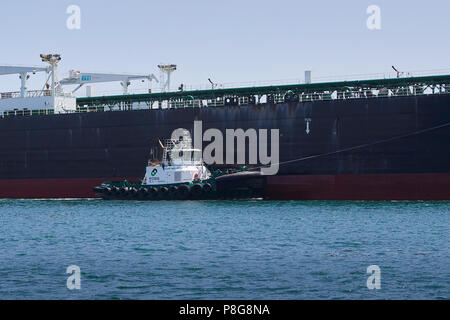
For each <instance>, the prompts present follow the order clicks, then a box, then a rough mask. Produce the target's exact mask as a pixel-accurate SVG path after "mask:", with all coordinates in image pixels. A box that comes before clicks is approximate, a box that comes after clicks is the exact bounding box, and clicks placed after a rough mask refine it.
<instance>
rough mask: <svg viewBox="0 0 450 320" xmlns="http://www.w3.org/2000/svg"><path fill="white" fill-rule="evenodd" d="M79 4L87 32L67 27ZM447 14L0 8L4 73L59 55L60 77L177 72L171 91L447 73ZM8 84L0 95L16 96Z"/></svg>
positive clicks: (405, 9) (195, 0) (250, 7)
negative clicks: (161, 66)
mask: <svg viewBox="0 0 450 320" xmlns="http://www.w3.org/2000/svg"><path fill="white" fill-rule="evenodd" d="M72 4H74V5H78V6H79V7H80V8H81V30H69V29H68V28H67V27H66V20H67V18H68V17H69V15H68V14H67V13H66V9H67V7H68V6H69V5H72ZM369 5H378V6H379V7H380V8H381V19H382V20H381V28H382V29H381V30H369V29H368V28H367V26H366V20H367V18H368V15H367V13H366V9H367V7H368V6H369ZM449 14H450V1H448V0H428V1H423V0H420V1H416V0H370V1H366V0H341V1H335V0H334V1H331V0H327V1H325V0H309V1H302V0H277V1H273V0H272V1H267V0H257V1H256V0H226V1H214V0H208V1H206V0H192V1H180V0H164V1H162V0H150V1H149V0H142V1H141V0H127V1H114V0H113V1H111V0H108V1H106V0H89V1H87V0H70V1H65V0H64V1H61V0H53V1H51V0H40V1H20V0H17V1H2V5H1V7H0V36H1V43H2V44H1V49H2V50H0V63H1V64H21V65H40V64H41V62H40V59H39V54H40V53H43V52H56V53H60V54H61V55H62V57H63V61H62V63H61V68H60V75H61V76H66V74H67V71H68V70H69V69H72V68H74V69H77V70H85V71H106V72H131V73H155V74H158V73H157V72H158V70H157V67H156V65H157V64H158V63H160V62H168V63H176V64H178V66H179V70H178V71H177V72H176V74H175V75H174V80H173V83H174V85H177V84H179V83H182V82H183V83H186V84H204V83H207V79H208V78H209V77H212V78H213V79H214V80H215V81H216V82H223V83H230V82H243V81H260V80H272V79H273V80H276V79H295V78H301V79H303V74H304V70H307V69H312V70H313V74H314V75H316V76H326V75H347V74H366V73H383V72H389V71H391V69H390V68H391V65H393V64H394V65H396V66H397V67H398V68H400V69H401V70H405V71H410V70H428V69H449V68H450V61H449V53H450V41H449V38H450V19H449V17H448V16H449ZM2 78H4V77H2ZM5 79H6V80H5ZM5 79H3V81H2V80H0V88H1V91H5V90H6V89H11V90H12V89H18V87H19V81H18V80H17V77H16V76H14V77H6V78H5ZM11 80H14V81H11ZM16 80H17V81H16ZM35 81H37V79H35ZM39 81H40V82H42V80H39Z"/></svg>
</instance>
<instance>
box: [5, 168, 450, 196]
mask: <svg viewBox="0 0 450 320" xmlns="http://www.w3.org/2000/svg"><path fill="white" fill-rule="evenodd" d="M127 179H128V180H130V181H138V180H139V178H127ZM112 180H123V179H120V178H98V179H26V180H15V179H12V180H0V198H3V199H67V198H95V197H96V196H95V194H94V193H93V191H92V189H93V188H94V187H96V186H98V185H100V184H101V183H102V182H104V181H112ZM267 194H268V196H269V197H270V199H273V200H450V173H445V174H374V175H290V176H274V177H268V181H267Z"/></svg>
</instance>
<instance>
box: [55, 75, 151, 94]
mask: <svg viewBox="0 0 450 320" xmlns="http://www.w3.org/2000/svg"><path fill="white" fill-rule="evenodd" d="M132 80H148V81H150V82H152V80H155V81H156V82H159V81H158V79H157V78H156V77H155V75H153V74H150V75H136V74H114V73H84V72H80V71H75V70H70V72H69V77H68V78H65V79H63V80H61V81H60V83H61V84H62V85H75V84H78V87H76V88H75V90H73V91H72V93H75V92H76V91H77V90H78V89H80V88H81V87H82V86H83V85H85V84H90V83H105V82H118V81H120V82H121V85H122V88H123V94H124V95H126V94H128V87H129V86H130V84H131V82H130V81H132Z"/></svg>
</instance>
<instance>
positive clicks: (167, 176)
mask: <svg viewBox="0 0 450 320" xmlns="http://www.w3.org/2000/svg"><path fill="white" fill-rule="evenodd" d="M160 145H161V147H162V148H163V158H162V161H161V162H160V161H159V160H158V159H157V158H155V159H152V160H150V161H149V162H148V166H147V168H146V173H145V177H144V179H143V180H142V181H141V182H130V181H126V180H125V181H108V182H104V183H102V185H101V186H99V187H96V188H94V192H95V194H96V195H98V196H99V197H101V198H102V199H104V200H139V201H158V200H216V199H217V200H218V199H253V198H264V189H265V184H266V183H265V177H264V176H262V175H261V173H260V172H251V171H248V168H247V167H242V168H241V169H240V170H237V169H235V168H232V169H227V170H220V169H216V170H214V171H212V172H211V170H210V169H209V168H208V167H207V166H206V165H205V164H204V162H203V158H202V151H201V150H198V149H193V148H192V141H190V140H186V139H184V140H181V141H180V140H173V139H168V140H166V141H165V144H162V142H160Z"/></svg>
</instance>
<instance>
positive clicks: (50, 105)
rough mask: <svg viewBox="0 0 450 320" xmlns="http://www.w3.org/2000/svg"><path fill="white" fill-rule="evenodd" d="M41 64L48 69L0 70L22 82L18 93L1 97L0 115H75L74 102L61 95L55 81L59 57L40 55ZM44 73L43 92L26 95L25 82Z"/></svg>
mask: <svg viewBox="0 0 450 320" xmlns="http://www.w3.org/2000/svg"><path fill="white" fill-rule="evenodd" d="M41 59H42V62H46V63H48V64H49V66H48V67H47V68H42V67H21V66H0V76H1V75H11V74H18V75H19V78H20V80H21V88H20V91H19V92H4V93H0V112H3V113H4V112H9V113H11V112H12V113H14V112H30V113H32V112H33V111H46V112H47V111H51V112H52V113H68V112H75V111H76V108H77V103H76V98H75V97H74V96H73V95H72V94H70V93H64V91H63V90H62V87H61V84H60V82H59V81H58V76H57V71H58V63H59V62H60V61H61V56H60V55H58V54H41ZM38 72H46V73H47V74H48V78H47V81H46V83H45V85H44V87H43V88H42V90H34V91H29V90H28V88H27V82H28V80H29V78H30V74H36V73H38Z"/></svg>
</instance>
